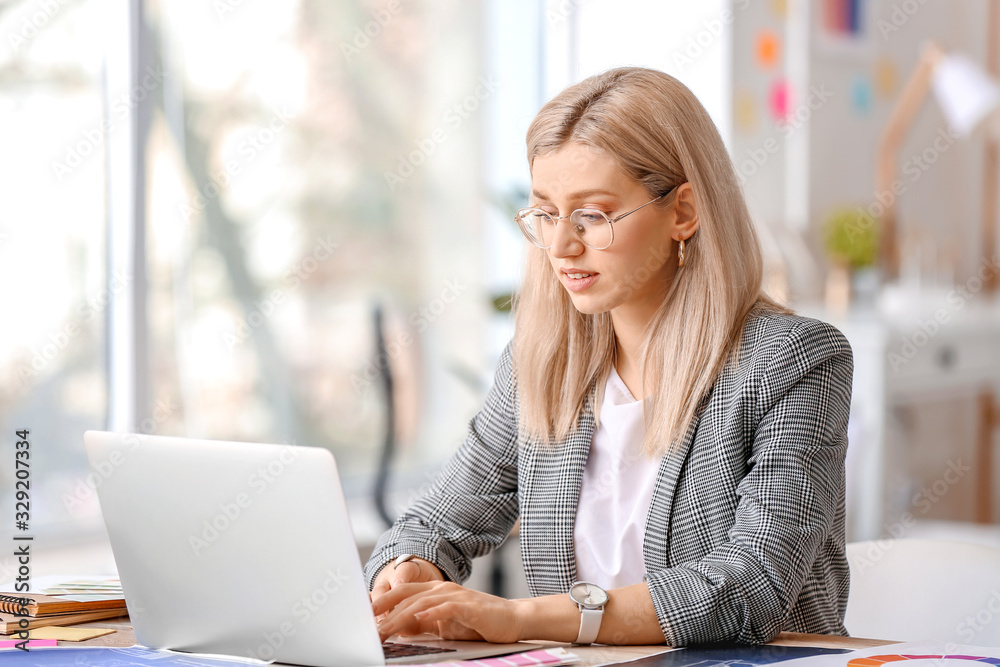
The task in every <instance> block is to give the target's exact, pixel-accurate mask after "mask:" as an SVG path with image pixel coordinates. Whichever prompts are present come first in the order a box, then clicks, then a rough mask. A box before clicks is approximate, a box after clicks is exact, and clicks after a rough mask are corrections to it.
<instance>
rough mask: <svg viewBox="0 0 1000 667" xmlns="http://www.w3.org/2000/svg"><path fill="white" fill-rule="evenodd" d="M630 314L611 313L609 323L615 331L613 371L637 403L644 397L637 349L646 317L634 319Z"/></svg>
mask: <svg viewBox="0 0 1000 667" xmlns="http://www.w3.org/2000/svg"><path fill="white" fill-rule="evenodd" d="M630 315H632V316H630ZM634 315H635V314H632V313H619V312H617V311H612V313H611V322H612V324H613V326H614V329H615V370H616V371H618V376H619V377H620V378H621V379H622V382H624V383H625V386H626V387H628V390H629V393H630V394H632V397H633V398H635V399H636V400H637V401H641V400H642V399H643V398H645V396H646V391H645V389H644V387H643V386H642V360H641V359H640V358H639V348H640V347H641V346H642V338H643V335H644V334H645V330H646V325H647V324H648V323H649V319H648V318H647V317H642V318H640V317H635V316H634Z"/></svg>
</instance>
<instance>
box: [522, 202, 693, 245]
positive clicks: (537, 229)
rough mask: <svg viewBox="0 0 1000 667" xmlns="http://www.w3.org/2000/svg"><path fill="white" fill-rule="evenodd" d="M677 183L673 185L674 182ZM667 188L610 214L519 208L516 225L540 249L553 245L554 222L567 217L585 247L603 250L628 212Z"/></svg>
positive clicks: (589, 211) (579, 209)
mask: <svg viewBox="0 0 1000 667" xmlns="http://www.w3.org/2000/svg"><path fill="white" fill-rule="evenodd" d="M675 187H676V186H675ZM673 189H674V188H670V190H667V191H666V192H664V193H663V194H662V195H658V196H656V197H653V198H652V199H650V200H649V201H648V202H646V203H645V204H643V205H642V206H637V207H636V208H634V209H632V210H631V211H627V212H626V213H622V214H621V215H619V216H617V217H614V218H609V217H608V216H607V215H606V214H605V213H604V212H603V211H598V210H597V209H593V208H578V209H576V210H575V211H573V212H572V213H570V214H569V215H564V216H560V217H556V216H554V215H552V214H551V213H548V212H546V211H543V210H542V209H540V208H534V207H531V208H522V209H521V210H520V211H518V212H517V215H515V216H514V220H516V221H517V224H518V226H519V227H520V228H521V231H522V232H523V233H524V236H525V238H526V239H528V240H529V241H531V242H532V243H533V244H535V245H536V246H538V247H539V248H542V249H547V248H551V247H552V243H553V241H554V240H555V236H556V223H558V222H559V221H560V220H565V219H566V218H569V222H570V228H571V229H572V230H573V232H574V233H575V234H576V236H577V238H578V239H580V241H582V242H583V244H584V245H585V246H587V247H588V248H593V249H594V250H604V249H605V248H607V247H609V246H610V245H611V244H612V243H613V242H614V240H615V225H614V223H616V222H618V221H619V220H621V219H622V218H624V217H625V216H627V215H632V214H633V213H635V212H636V211H638V210H639V209H640V208H642V207H643V206H649V205H650V204H652V203H653V202H654V201H656V200H657V199H662V198H663V197H666V196H667V195H668V194H670V193H671V192H672V191H673Z"/></svg>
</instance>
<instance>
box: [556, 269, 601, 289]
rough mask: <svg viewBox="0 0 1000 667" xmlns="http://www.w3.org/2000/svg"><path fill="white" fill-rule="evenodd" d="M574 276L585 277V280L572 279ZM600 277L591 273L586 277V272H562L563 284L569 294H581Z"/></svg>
mask: <svg viewBox="0 0 1000 667" xmlns="http://www.w3.org/2000/svg"><path fill="white" fill-rule="evenodd" d="M574 275H586V276H587V277H586V278H574V277H573V276H574ZM599 275H601V274H599V273H591V274H589V275H587V273H586V272H583V271H580V272H576V271H573V272H570V273H567V272H565V271H564V272H562V277H563V282H564V283H565V284H566V289H568V290H569V291H570V292H582V291H583V290H585V289H587V288H588V287H590V286H591V285H593V284H594V283H595V282H596V281H597V277H598V276H599Z"/></svg>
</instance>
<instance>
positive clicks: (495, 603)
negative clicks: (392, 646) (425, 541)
mask: <svg viewBox="0 0 1000 667" xmlns="http://www.w3.org/2000/svg"><path fill="white" fill-rule="evenodd" d="M518 603H519V601H517V600H507V599H504V598H500V597H496V596H495V595H488V594H486V593H481V592H479V591H474V590H472V589H469V588H465V587H464V586H460V585H458V584H456V583H453V582H445V581H441V582H430V583H428V582H424V583H403V584H398V585H396V586H393V587H392V589H391V590H390V591H388V592H386V593H384V594H383V595H380V596H379V597H378V599H377V600H375V601H374V602H373V604H372V609H373V610H374V612H375V616H376V617H380V616H382V617H383V618H382V620H381V622H380V623H379V629H378V631H379V635H380V636H381V638H382V641H385V640H386V639H387V638H389V637H391V636H393V635H397V634H398V635H419V634H423V633H425V632H427V633H430V634H433V635H437V636H438V637H441V638H442V639H464V640H474V641H488V642H495V643H500V644H506V643H510V642H516V641H518V640H519V639H520V637H521V627H520V621H519V617H520V616H523V614H518V613H517V607H518Z"/></svg>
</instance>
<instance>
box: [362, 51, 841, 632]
mask: <svg viewBox="0 0 1000 667" xmlns="http://www.w3.org/2000/svg"><path fill="white" fill-rule="evenodd" d="M527 143H528V163H529V166H530V169H531V180H532V201H531V208H530V209H525V210H522V211H521V212H520V213H519V214H518V222H519V224H520V225H521V228H522V230H523V231H524V233H525V236H526V237H527V238H528V240H529V241H531V242H532V243H533V244H534V245H535V246H536V247H534V248H532V249H531V250H530V252H529V257H528V261H527V265H526V271H525V276H524V283H523V285H522V290H521V293H520V295H519V298H518V300H517V302H516V303H515V313H516V333H515V335H514V340H513V341H512V343H511V345H509V346H508V348H507V349H506V350H505V351H504V354H503V356H502V358H501V360H500V363H499V366H498V369H497V373H496V378H495V383H494V386H493V388H492V390H491V392H490V394H489V396H488V397H487V399H486V403H485V406H484V407H483V409H482V411H481V412H480V413H479V414H478V415H477V416H476V418H475V419H474V420H473V421H472V422H471V424H470V430H469V434H468V437H467V439H466V441H465V443H464V444H463V445H462V446H461V448H460V449H459V451H458V452H457V453H456V454H455V455H454V457H453V458H452V459H451V460H450V462H449V463H448V464H447V466H446V467H445V469H444V470H443V472H442V473H441V474H440V476H439V477H438V478H437V480H436V482H435V483H434V485H433V487H432V488H431V490H430V491H429V492H428V493H427V494H426V495H424V496H423V497H422V498H420V499H419V500H417V501H416V502H415V503H414V504H413V506H412V507H410V508H409V509H408V510H407V511H406V512H405V513H404V514H403V515H402V516H401V517H400V518H399V519H398V520H397V522H396V524H395V525H394V526H393V527H392V528H391V529H390V530H389V531H388V532H386V533H385V534H384V535H383V536H382V538H381V539H380V540H379V543H378V545H377V546H376V548H375V552H374V553H373V555H372V557H371V559H370V560H369V562H368V565H367V568H366V576H367V578H368V583H369V586H370V587H371V590H372V600H373V609H374V611H375V613H376V615H377V616H379V617H380V632H381V634H382V636H383V638H385V637H388V636H391V635H393V634H418V633H421V632H431V633H434V634H437V635H440V636H443V637H446V638H455V639H486V640H488V641H498V642H507V641H513V640H518V639H550V640H555V641H578V642H582V643H589V642H592V641H597V642H599V643H603V644H656V643H663V642H666V643H667V644H670V645H673V646H684V645H687V644H692V643H703V642H712V641H723V640H731V641H740V642H747V643H763V642H767V641H769V640H770V639H772V638H773V637H774V636H775V635H776V634H778V632H780V631H782V630H788V631H797V632H816V633H827V634H846V631H845V629H844V626H843V617H844V610H845V606H846V603H847V590H848V582H849V572H848V567H847V562H846V558H845V553H844V455H845V452H846V448H847V436H846V432H847V417H848V412H849V406H850V388H851V373H852V357H851V350H850V347H849V346H848V343H847V341H846V340H845V339H844V337H843V335H842V334H841V333H840V332H839V331H837V330H836V329H834V328H833V327H831V326H829V325H827V324H824V323H822V322H818V321H816V320H810V319H806V318H801V317H796V316H794V315H791V314H790V313H788V312H787V311H786V310H785V309H783V308H781V307H780V306H778V305H777V304H775V303H774V302H772V301H771V300H770V299H768V298H767V297H766V296H765V295H764V294H763V293H762V291H761V257H760V250H759V247H758V243H757V239H756V236H755V234H754V231H753V224H752V222H751V219H750V216H749V213H748V211H747V208H746V205H745V202H744V200H743V198H742V195H741V192H740V188H739V185H738V181H737V177H736V174H735V172H734V169H733V166H732V162H731V160H730V158H729V156H728V154H727V152H726V149H725V147H724V145H723V142H722V139H721V137H720V136H719V134H718V131H717V130H716V128H715V126H714V125H713V124H712V122H711V119H710V118H709V116H708V114H707V112H706V111H705V109H704V108H703V107H702V106H701V105H700V104H699V102H698V101H697V99H696V98H695V97H694V96H693V95H692V93H691V92H690V91H689V90H688V89H687V88H686V87H684V85H683V84H681V83H680V82H678V81H677V80H676V79H674V78H673V77H670V76H668V75H666V74H663V73H661V72H657V71H652V70H646V69H639V68H622V69H615V70H611V71H609V72H605V73H603V74H600V75H597V76H594V77H591V78H589V79H587V80H585V81H583V82H581V83H579V84H576V85H574V86H571V87H570V88H568V89H566V90H565V91H563V92H562V93H561V94H559V95H558V96H557V97H555V98H554V99H553V100H551V101H550V102H549V103H548V104H546V105H545V106H544V107H543V108H542V110H541V111H540V112H539V113H538V116H537V117H536V118H535V120H534V122H533V123H532V125H531V127H530V129H529V130H528V137H527ZM518 518H520V521H521V524H520V540H521V551H522V558H523V562H524V568H525V574H526V576H527V580H528V586H529V588H530V590H531V593H532V596H533V597H532V598H529V599H524V600H505V599H502V598H498V597H495V596H491V595H487V594H484V593H480V592H476V591H472V590H469V589H466V588H464V587H462V586H460V585H459V582H462V581H464V580H465V579H466V578H467V577H468V575H469V562H470V560H471V559H472V558H474V557H477V556H482V555H483V554H486V553H488V552H489V551H491V550H492V549H495V548H496V547H497V546H499V545H500V544H501V543H502V542H503V541H504V539H505V538H506V537H507V535H508V533H509V531H510V530H511V527H512V526H513V525H514V523H515V521H516V520H517V519H518ZM574 582H578V583H579V585H576V584H574ZM582 582H589V583H587V584H585V583H582ZM602 589H603V590H602ZM568 593H569V594H568ZM605 593H606V595H605Z"/></svg>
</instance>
